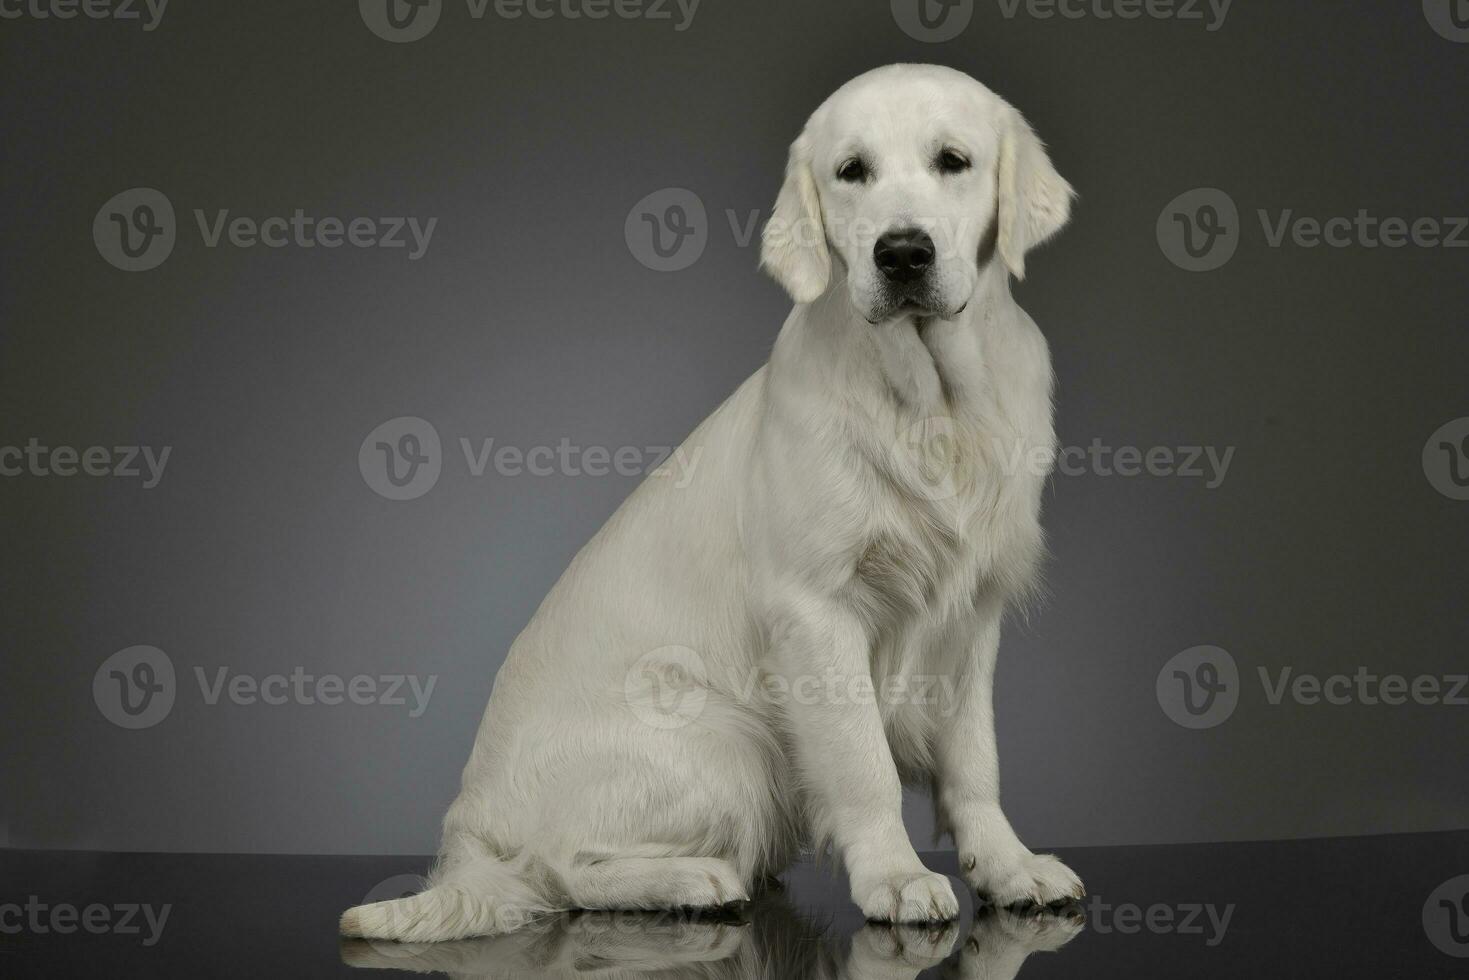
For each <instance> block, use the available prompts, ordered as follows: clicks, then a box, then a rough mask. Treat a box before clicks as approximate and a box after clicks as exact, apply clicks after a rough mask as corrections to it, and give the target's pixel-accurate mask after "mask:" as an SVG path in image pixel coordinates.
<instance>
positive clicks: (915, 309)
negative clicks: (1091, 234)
mask: <svg viewBox="0 0 1469 980" xmlns="http://www.w3.org/2000/svg"><path fill="white" fill-rule="evenodd" d="M1071 198H1072V190H1071V185H1070V184H1068V183H1066V181H1065V180H1063V179H1062V178H1061V175H1060V174H1058V173H1056V169H1055V168H1054V167H1053V166H1052V165H1051V161H1050V158H1049V157H1048V156H1047V155H1046V150H1045V147H1044V146H1043V145H1042V144H1041V142H1040V140H1039V139H1038V138H1037V137H1036V135H1035V133H1034V131H1032V130H1031V128H1030V125H1029V124H1028V123H1026V121H1025V120H1024V119H1023V118H1022V117H1021V115H1020V113H1018V112H1016V111H1015V109H1013V108H1012V107H1011V106H1010V105H1009V104H1008V103H1006V102H1005V101H1004V100H1003V99H1001V98H1000V97H999V96H997V95H995V94H994V93H993V92H991V91H990V90H989V89H988V88H986V87H985V86H983V85H981V84H980V83H979V82H977V81H975V80H974V79H972V78H970V77H969V76H968V75H965V74H964V73H963V72H958V71H954V70H953V69H951V68H943V67H940V66H936V65H889V66H887V67H885V68H878V69H876V70H874V71H870V72H867V73H866V74H864V75H859V76H858V77H856V78H854V79H852V80H851V81H850V82H848V83H847V84H845V85H843V86H842V87H841V88H839V89H837V91H836V92H835V93H834V94H832V96H831V97H830V98H828V99H827V100H826V101H825V102H824V103H822V105H821V106H820V108H818V109H817V110H816V112H814V113H813V114H812V116H811V118H810V120H808V121H807V123H806V127H805V129H804V130H803V131H802V133H801V135H800V136H799V137H797V139H796V141H795V142H794V143H793V144H791V151H790V159H789V161H788V162H787V164H786V175H785V184H784V185H783V186H782V187H781V189H780V195H779V196H778V197H777V198H776V202H775V210H774V211H773V212H772V214H771V217H770V221H769V222H768V223H767V224H766V226H765V231H764V234H763V236H762V240H761V251H760V262H761V265H762V266H764V268H765V269H766V271H768V272H769V273H770V274H771V275H772V276H774V277H775V279H776V280H777V281H778V282H779V283H780V284H781V285H782V286H784V287H785V289H786V291H787V292H788V293H790V295H791V298H792V299H794V300H795V301H796V302H797V303H810V302H813V301H814V300H816V299H818V298H820V297H821V296H822V295H823V294H824V293H825V292H826V291H827V289H828V288H830V287H831V286H832V285H833V282H834V281H835V280H836V277H835V276H834V275H833V261H836V262H840V263H841V266H842V271H844V272H845V277H844V278H845V281H846V288H847V290H848V293H849V295H850V298H851V301H852V304H853V306H854V307H856V309H857V311H858V312H859V313H860V314H861V315H862V316H863V317H864V318H865V319H867V320H868V321H869V322H871V323H881V322H883V321H885V320H889V319H892V318H894V317H901V316H905V315H909V314H918V315H929V316H939V317H944V318H951V317H954V316H956V315H958V313H959V312H961V311H962V310H963V309H964V307H965V306H966V305H967V304H968V302H969V297H970V296H971V294H972V293H973V292H974V288H975V284H976V283H977V282H978V278H979V272H980V269H981V268H982V267H983V266H984V265H985V264H987V263H988V262H990V261H991V260H992V259H994V258H995V257H996V256H997V257H998V259H999V261H1002V262H1004V263H1005V266H1006V267H1007V268H1008V269H1009V271H1010V273H1011V274H1013V275H1014V276H1015V277H1016V278H1024V276H1025V253H1026V252H1028V251H1029V250H1030V249H1032V248H1034V247H1035V246H1037V245H1039V244H1040V243H1041V242H1043V241H1045V240H1046V239H1047V238H1050V237H1051V236H1052V235H1053V234H1055V233H1056V232H1057V231H1058V230H1060V228H1061V226H1062V225H1064V224H1065V223H1066V220H1067V218H1068V217H1069V215H1070V212H1071Z"/></svg>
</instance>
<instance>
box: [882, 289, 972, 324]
mask: <svg viewBox="0 0 1469 980" xmlns="http://www.w3.org/2000/svg"><path fill="white" fill-rule="evenodd" d="M968 307H969V300H968V299H965V300H964V302H962V303H960V304H959V305H958V306H956V307H953V308H952V309H950V308H946V307H945V306H944V304H943V303H940V302H939V301H938V299H937V298H936V297H933V296H928V295H906V296H895V297H891V298H889V299H887V300H886V301H885V302H882V303H880V304H878V306H877V307H876V308H875V309H873V310H871V311H870V312H869V313H868V314H867V316H866V317H865V319H866V320H867V322H868V323H870V324H872V325H873V326H877V325H878V324H881V323H886V322H889V321H894V320H897V321H910V322H922V321H927V320H932V319H934V318H938V319H940V320H953V319H954V318H956V317H958V316H959V314H961V313H963V312H964V311H965V310H966V309H968Z"/></svg>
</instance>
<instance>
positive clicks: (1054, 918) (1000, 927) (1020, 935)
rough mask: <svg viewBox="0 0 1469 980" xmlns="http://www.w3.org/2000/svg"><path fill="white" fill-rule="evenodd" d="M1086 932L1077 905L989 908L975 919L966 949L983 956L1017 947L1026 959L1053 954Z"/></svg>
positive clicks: (1084, 922) (1081, 911)
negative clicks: (1006, 948)
mask: <svg viewBox="0 0 1469 980" xmlns="http://www.w3.org/2000/svg"><path fill="white" fill-rule="evenodd" d="M1085 928H1086V913H1085V911H1084V910H1083V908H1082V906H1081V905H1080V904H1079V903H1076V902H1067V903H1065V904H1063V905H1060V906H1057V907H1049V906H1044V905H1032V906H1026V907H1024V908H1015V909H1006V908H989V909H985V910H983V911H982V912H981V913H980V914H978V915H976V916H975V921H974V931H973V932H972V933H971V934H970V936H969V938H968V939H967V940H966V941H965V949H966V950H967V951H970V952H976V953H977V952H981V951H982V950H985V949H990V948H993V947H996V946H1006V947H1017V948H1020V949H1023V950H1024V951H1025V953H1026V954H1027V955H1029V954H1030V953H1036V952H1053V951H1055V950H1058V949H1060V948H1061V947H1062V946H1064V945H1066V944H1067V943H1069V942H1071V940H1073V939H1075V938H1076V937H1077V936H1078V935H1079V934H1080V933H1081V931H1082V930H1083V929H1085Z"/></svg>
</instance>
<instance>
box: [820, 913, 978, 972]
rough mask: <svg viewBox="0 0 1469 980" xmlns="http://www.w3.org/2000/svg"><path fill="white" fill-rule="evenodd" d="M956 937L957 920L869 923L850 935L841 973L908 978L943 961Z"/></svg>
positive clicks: (950, 951) (957, 929) (952, 948)
mask: <svg viewBox="0 0 1469 980" xmlns="http://www.w3.org/2000/svg"><path fill="white" fill-rule="evenodd" d="M958 938H959V924H958V923H957V922H945V923H941V924H938V925H928V926H891V925H877V924H873V923H868V924H867V925H866V926H863V927H862V928H861V929H860V930H858V932H857V933H856V934H855V935H854V936H853V937H852V949H851V954H850V955H849V956H848V958H847V969H846V971H845V972H844V973H843V976H850V977H864V978H865V977H885V976H889V975H891V976H898V977H904V978H910V977H912V976H914V975H915V974H917V973H919V972H921V971H923V970H928V969H931V968H933V967H935V966H938V965H939V964H940V963H942V962H943V961H944V960H945V959H946V958H947V957H948V956H949V954H950V953H952V952H953V950H954V946H955V944H956V942H957V941H958Z"/></svg>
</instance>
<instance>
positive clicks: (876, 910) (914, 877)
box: [852, 871, 959, 924]
mask: <svg viewBox="0 0 1469 980" xmlns="http://www.w3.org/2000/svg"><path fill="white" fill-rule="evenodd" d="M852 898H853V899H854V900H855V901H856V903H857V904H858V905H859V906H861V908H862V914H863V915H865V916H867V919H868V921H870V922H894V923H901V924H925V923H940V922H951V921H953V920H954V919H957V918H958V917H959V900H958V899H957V898H955V897H954V889H953V888H952V887H951V886H950V885H949V879H948V878H945V877H944V876H943V875H941V874H934V873H933V872H932V871H920V872H917V873H912V872H909V873H904V874H894V875H889V876H887V877H886V878H882V879H880V880H879V881H877V882H876V883H875V884H872V885H867V886H865V887H863V888H859V889H854V890H853V895H852Z"/></svg>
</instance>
